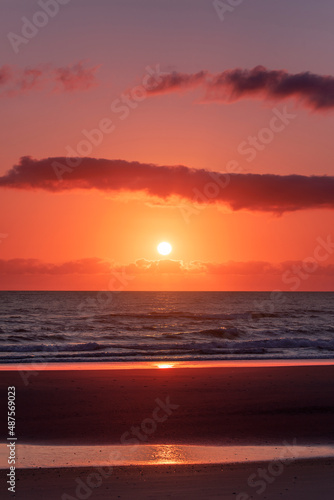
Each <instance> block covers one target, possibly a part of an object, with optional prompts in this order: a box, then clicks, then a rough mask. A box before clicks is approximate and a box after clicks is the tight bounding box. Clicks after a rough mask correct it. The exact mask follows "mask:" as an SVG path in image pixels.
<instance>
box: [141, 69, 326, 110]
mask: <svg viewBox="0 0 334 500" xmlns="http://www.w3.org/2000/svg"><path fill="white" fill-rule="evenodd" d="M197 87H202V88H203V89H204V91H205V97H204V100H205V101H216V102H222V103H228V102H234V101H237V100H240V99H262V100H275V101H277V100H278V101H281V100H284V99H287V98H294V99H295V100H297V101H299V102H301V103H302V104H303V105H304V106H305V107H306V108H309V109H311V110H313V111H322V110H329V109H332V108H334V77H332V76H326V75H317V74H314V73H311V72H309V71H306V72H302V73H297V74H290V73H288V72H287V71H285V70H268V69H267V68H265V67H264V66H256V67H255V68H253V69H250V70H248V69H240V68H236V69H232V70H226V71H223V72H222V73H217V74H210V73H208V72H207V71H201V72H199V73H194V74H186V73H177V72H173V73H171V74H167V75H166V74H165V75H161V77H160V83H159V85H158V86H157V87H156V88H154V89H152V90H148V93H150V94H162V93H170V92H181V91H184V90H192V89H194V88H197Z"/></svg>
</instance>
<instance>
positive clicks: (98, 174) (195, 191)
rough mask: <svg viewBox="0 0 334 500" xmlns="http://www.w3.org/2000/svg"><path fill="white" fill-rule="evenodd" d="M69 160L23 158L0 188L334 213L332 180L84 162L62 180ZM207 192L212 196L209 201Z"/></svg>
mask: <svg viewBox="0 0 334 500" xmlns="http://www.w3.org/2000/svg"><path fill="white" fill-rule="evenodd" d="M68 160H69V159H68V158H64V157H57V158H46V159H43V160H35V159H32V158H30V157H23V158H21V160H20V162H19V164H18V165H15V166H13V167H12V168H11V169H10V170H9V171H8V172H7V173H6V174H5V175H3V176H2V177H0V187H2V188H12V189H13V188H15V189H24V190H32V189H43V190H46V191H50V192H63V191H69V190H74V189H84V190H90V189H97V190H100V191H103V192H105V193H124V194H126V193H144V194H145V195H146V197H147V198H148V199H152V198H153V199H154V198H159V199H161V200H163V201H164V202H165V203H168V202H170V201H173V202H175V197H177V198H179V199H182V200H186V201H187V202H190V203H193V202H196V203H203V204H214V203H219V204H224V205H227V206H229V207H230V208H231V209H232V210H241V209H246V210H251V211H264V212H274V213H283V212H286V211H295V210H302V209H311V208H331V209H333V208H334V177H333V176H310V177H308V176H305V175H274V174H224V173H219V172H212V171H209V170H204V169H192V168H189V167H186V166H182V165H178V166H158V165H154V164H151V163H139V162H127V161H124V160H108V159H96V158H81V159H80V165H79V166H78V167H76V168H73V169H69V170H70V172H69V173H67V174H65V175H64V177H63V179H61V180H58V178H57V176H56V175H55V171H54V165H55V163H56V164H58V165H59V164H60V165H61V164H63V165H66V162H67V161H68ZM72 164H75V159H72ZM226 176H228V177H226ZM227 178H228V181H229V182H228V183H227V182H226V180H227ZM208 190H209V191H210V193H212V195H210V196H206V195H205V193H206V192H207V191H208Z"/></svg>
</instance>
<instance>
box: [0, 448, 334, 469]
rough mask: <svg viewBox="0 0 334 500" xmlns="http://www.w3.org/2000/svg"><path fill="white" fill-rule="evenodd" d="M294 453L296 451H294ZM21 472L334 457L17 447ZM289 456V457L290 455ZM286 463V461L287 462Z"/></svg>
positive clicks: (312, 451)
mask: <svg viewBox="0 0 334 500" xmlns="http://www.w3.org/2000/svg"><path fill="white" fill-rule="evenodd" d="M291 450H292V451H291ZM17 452H18V453H17V457H18V460H17V463H16V466H17V468H31V467H50V466H52V467H74V466H77V467H84V466H87V465H96V466H107V465H123V466H126V465H164V464H166V465H167V464H175V465H180V464H217V463H220V464H224V463H225V464H226V463H236V462H252V461H253V462H254V461H259V460H261V461H262V460H263V461H271V460H277V459H282V457H285V458H290V459H291V458H293V456H294V458H320V457H334V447H333V446H320V445H319V446H295V445H294V446H292V447H291V446H290V451H289V452H288V450H287V447H286V446H197V445H178V444H175V445H174V444H155V445H148V444H141V445H115V446H112V445H111V446H97V445H95V446H43V445H25V444H22V445H20V444H19V445H17ZM287 452H288V455H286V454H287ZM7 454H8V452H7V447H6V444H2V443H1V444H0V469H6V468H7V467H8V463H7ZM283 460H284V458H283Z"/></svg>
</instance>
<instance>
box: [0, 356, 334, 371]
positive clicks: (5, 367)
mask: <svg viewBox="0 0 334 500" xmlns="http://www.w3.org/2000/svg"><path fill="white" fill-rule="evenodd" d="M323 365H324V366H332V365H334V357H333V358H306V359H299V358H291V359H290V358H289V359H233V360H232V359H226V360H203V361H171V360H161V361H116V362H115V361H114V362H113V361H110V362H98V361H91V362H87V361H78V362H59V363H58V362H50V361H47V360H44V361H31V362H29V363H1V364H0V371H18V370H38V369H39V370H41V371H44V370H51V371H53V370H108V369H109V370H120V369H127V370H131V369H154V368H161V369H163V368H228V367H233V368H234V367H271V366H323Z"/></svg>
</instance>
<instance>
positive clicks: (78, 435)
mask: <svg viewBox="0 0 334 500" xmlns="http://www.w3.org/2000/svg"><path fill="white" fill-rule="evenodd" d="M24 377H27V374H26V373H25V374H24ZM0 380H1V382H0V391H1V396H0V397H1V401H6V399H7V387H8V386H12V385H13V386H16V392H17V396H16V405H17V415H16V425H17V432H18V434H17V436H18V439H19V442H20V443H43V444H45V443H52V444H55V443H58V444H67V445H69V444H101V445H103V444H120V439H121V436H122V435H123V434H124V433H125V432H129V433H130V434H131V436H132V437H133V434H132V431H131V428H132V426H141V424H142V422H143V421H144V420H145V419H152V417H153V412H154V411H155V409H156V408H157V406H159V404H160V405H162V406H163V404H166V402H167V404H168V401H169V402H170V404H171V405H173V407H177V408H175V409H173V408H172V409H171V410H169V411H170V414H168V415H167V417H168V418H166V419H165V420H164V421H163V422H157V425H156V429H155V430H154V432H152V433H151V434H149V435H147V434H146V433H141V435H142V436H143V437H144V438H145V439H143V440H141V438H140V437H139V438H137V439H139V441H140V442H148V443H150V444H153V443H185V444H201V443H202V444H214V445H224V444H228V445H230V444H270V443H279V444H281V443H282V441H283V440H284V439H286V440H288V441H289V440H293V439H296V440H297V443H298V444H299V445H301V444H304V443H306V444H309V443H313V444H314V443H325V444H329V443H334V433H333V423H334V421H333V416H334V396H333V395H334V365H330V366H322V365H319V366H251V367H233V366H228V367H220V368H219V367H214V368H207V367H205V368H171V369H158V368H147V369H134V370H132V369H128V370H117V369H113V370H87V369H85V370H43V371H39V372H37V373H35V374H33V375H31V376H30V377H29V378H28V382H29V383H28V385H25V384H24V380H23V379H22V376H21V374H20V372H19V371H15V370H13V371H2V372H0ZM157 400H159V401H160V403H157ZM156 411H158V410H156ZM165 414H166V413H164V410H163V409H161V411H160V412H159V413H157V418H161V419H163V418H164V415H165ZM4 416H6V415H5V414H4V413H2V416H1V418H4ZM146 427H147V429H148V428H149V423H148V422H147V426H146ZM152 428H153V424H152ZM4 429H6V425H4V426H3V427H2V431H1V432H4ZM5 438H6V436H5ZM3 441H4V440H3V439H2V442H3Z"/></svg>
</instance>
